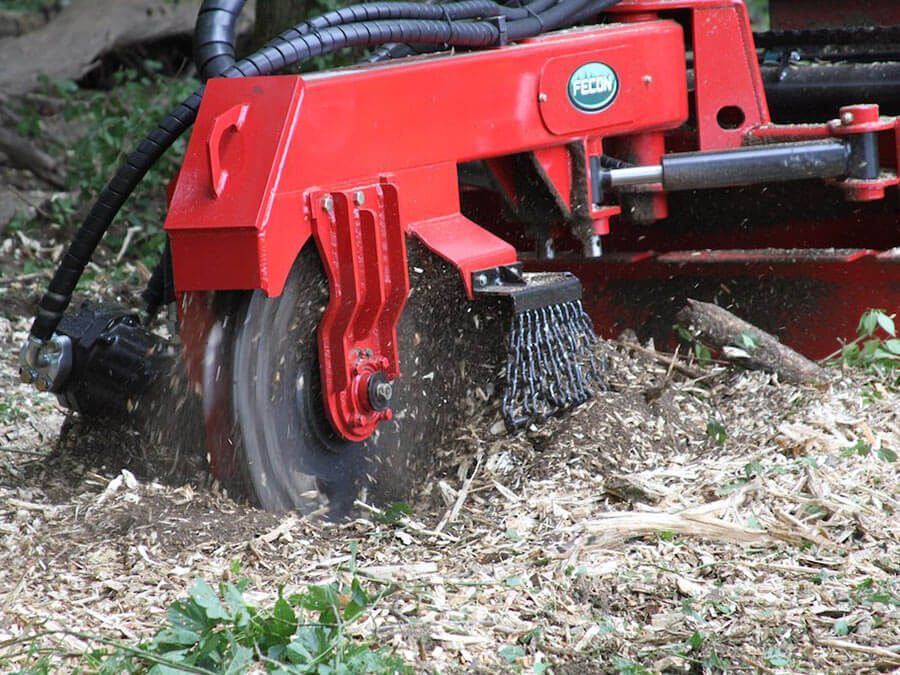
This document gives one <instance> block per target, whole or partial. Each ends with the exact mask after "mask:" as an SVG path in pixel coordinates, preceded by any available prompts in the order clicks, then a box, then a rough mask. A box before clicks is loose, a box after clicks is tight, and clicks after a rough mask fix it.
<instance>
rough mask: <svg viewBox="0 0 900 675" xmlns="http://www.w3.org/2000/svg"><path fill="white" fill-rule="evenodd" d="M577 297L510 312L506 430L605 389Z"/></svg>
mask: <svg viewBox="0 0 900 675" xmlns="http://www.w3.org/2000/svg"><path fill="white" fill-rule="evenodd" d="M596 344H597V336H596V335H595V334H594V330H593V327H592V326H591V321H590V318H589V317H588V315H587V314H586V313H585V311H584V307H583V306H582V304H581V300H572V301H567V302H560V303H554V304H550V305H544V306H542V307H538V308H534V309H529V310H527V311H524V312H521V313H517V314H515V315H514V316H513V322H512V329H511V330H510V332H509V337H508V342H507V347H508V349H507V352H508V355H507V363H506V391H505V393H504V396H503V419H504V422H505V423H506V427H507V428H508V429H509V430H510V431H514V430H516V429H521V428H523V427H526V426H528V425H529V424H531V423H540V422H543V421H544V420H546V419H547V418H548V417H551V416H553V415H557V414H559V413H562V412H564V411H566V410H569V409H571V408H574V407H575V406H578V405H581V404H582V403H585V402H586V401H588V400H590V399H591V397H592V396H593V392H594V391H596V390H605V389H606V385H605V382H604V380H603V371H604V370H605V362H604V360H603V359H599V360H598V358H597V357H596V355H595V348H596Z"/></svg>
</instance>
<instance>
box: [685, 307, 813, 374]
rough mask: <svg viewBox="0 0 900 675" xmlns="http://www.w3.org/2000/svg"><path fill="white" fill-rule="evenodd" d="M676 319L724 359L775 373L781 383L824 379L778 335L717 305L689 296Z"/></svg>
mask: <svg viewBox="0 0 900 675" xmlns="http://www.w3.org/2000/svg"><path fill="white" fill-rule="evenodd" d="M678 321H679V322H680V323H681V324H682V325H684V326H686V327H687V329H688V330H689V331H690V332H691V334H692V335H693V336H694V337H695V338H696V339H698V340H700V341H701V342H703V343H704V344H707V345H709V346H710V347H713V348H715V349H716V350H718V351H720V352H721V353H722V356H723V357H725V358H726V359H728V360H730V361H733V362H735V363H738V364H740V365H741V366H743V367H745V368H749V369H751V370H764V371H766V372H770V373H777V374H778V376H779V378H780V379H781V380H782V381H783V382H792V383H795V384H796V383H803V382H823V381H824V380H825V379H826V374H825V371H824V370H822V368H820V367H819V366H817V365H816V364H815V363H813V362H812V361H810V360H809V359H808V358H806V357H805V356H803V355H802V354H798V353H797V352H795V351H794V350H793V349H791V348H790V347H787V346H785V345H783V344H782V343H781V342H779V341H778V338H776V337H774V336H773V335H769V334H768V333H766V332H765V331H763V330H760V329H759V328H757V327H756V326H754V325H752V324H749V323H747V322H746V321H744V320H743V319H740V318H738V317H736V316H735V315H734V314H732V313H731V312H729V311H728V310H725V309H722V308H721V307H719V306H718V305H713V304H710V303H708V302H700V301H699V300H693V299H688V304H687V306H686V307H685V308H684V309H682V310H681V311H680V312H679V313H678Z"/></svg>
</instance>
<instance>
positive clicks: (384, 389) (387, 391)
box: [375, 382, 394, 401]
mask: <svg viewBox="0 0 900 675" xmlns="http://www.w3.org/2000/svg"><path fill="white" fill-rule="evenodd" d="M375 393H376V394H378V396H379V397H381V398H382V399H384V400H385V401H390V400H391V396H393V395H394V387H393V386H392V385H391V383H390V382H379V383H378V385H377V386H376V387H375Z"/></svg>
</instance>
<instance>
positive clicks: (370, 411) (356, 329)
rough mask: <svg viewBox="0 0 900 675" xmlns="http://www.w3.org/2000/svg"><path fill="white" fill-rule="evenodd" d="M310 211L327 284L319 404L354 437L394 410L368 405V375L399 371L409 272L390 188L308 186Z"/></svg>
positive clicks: (394, 192)
mask: <svg viewBox="0 0 900 675" xmlns="http://www.w3.org/2000/svg"><path fill="white" fill-rule="evenodd" d="M310 210H311V212H312V214H313V233H314V234H315V237H316V244H317V246H318V248H319V255H320V257H321V258H322V262H323V264H324V266H325V272H326V274H327V276H328V289H329V301H328V306H327V307H326V308H325V313H324V314H323V315H322V321H321V322H320V324H319V368H320V370H321V372H322V389H323V396H324V398H325V403H326V405H325V409H326V410H327V411H328V414H329V416H330V418H331V423H332V424H333V425H334V428H335V429H337V431H338V432H339V433H340V434H341V435H342V436H343V437H344V438H347V439H349V440H351V441H361V440H364V439H366V438H368V437H369V435H371V433H372V432H373V431H374V430H375V426H376V425H377V424H378V422H380V421H382V420H389V419H391V418H392V417H393V412H392V411H391V409H390V408H385V409H384V410H376V409H375V408H374V407H372V405H371V404H370V401H369V395H368V391H369V380H370V378H371V377H372V376H373V375H374V374H375V373H378V372H382V373H385V375H386V376H387V378H388V379H391V380H393V379H394V378H396V377H397V376H398V375H400V358H399V354H398V351H397V321H398V320H399V319H400V314H401V312H402V311H403V306H404V305H405V304H406V296H407V295H409V276H408V274H407V269H406V241H405V240H404V233H403V227H402V224H401V222H400V213H399V210H398V205H397V190H396V189H395V188H394V186H392V185H388V184H382V185H378V184H376V185H371V186H368V187H365V188H361V189H357V190H353V191H337V192H331V193H313V194H311V195H310Z"/></svg>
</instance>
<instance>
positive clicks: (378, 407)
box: [366, 371, 394, 412]
mask: <svg viewBox="0 0 900 675" xmlns="http://www.w3.org/2000/svg"><path fill="white" fill-rule="evenodd" d="M366 388H367V390H368V397H369V405H370V406H371V407H372V409H373V410H375V411H377V412H381V411H383V410H386V409H387V408H388V406H390V404H391V398H392V397H393V396H394V386H393V385H392V384H391V381H390V380H388V379H387V376H386V375H385V374H384V372H382V371H378V372H377V373H372V375H371V376H370V377H369V382H368V386H367V387H366Z"/></svg>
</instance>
